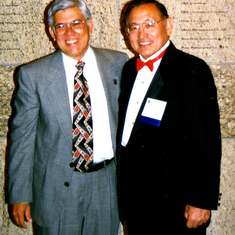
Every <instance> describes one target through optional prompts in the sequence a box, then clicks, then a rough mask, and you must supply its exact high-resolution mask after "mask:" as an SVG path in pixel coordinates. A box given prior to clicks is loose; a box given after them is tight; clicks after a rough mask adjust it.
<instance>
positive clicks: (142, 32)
mask: <svg viewBox="0 0 235 235" xmlns="http://www.w3.org/2000/svg"><path fill="white" fill-rule="evenodd" d="M145 35H146V27H145V25H143V24H142V25H140V29H139V37H144V36H145Z"/></svg>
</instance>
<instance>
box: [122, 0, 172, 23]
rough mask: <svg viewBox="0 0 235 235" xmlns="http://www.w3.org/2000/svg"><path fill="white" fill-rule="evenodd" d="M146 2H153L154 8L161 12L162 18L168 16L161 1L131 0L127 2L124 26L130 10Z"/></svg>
mask: <svg viewBox="0 0 235 235" xmlns="http://www.w3.org/2000/svg"><path fill="white" fill-rule="evenodd" d="M147 3H153V4H154V5H155V6H156V8H157V9H158V10H159V11H160V13H161V14H162V18H168V17H169V15H168V12H167V9H166V7H165V6H164V5H163V4H162V3H160V2H158V1H156V0H132V1H130V2H129V3H128V8H127V10H126V13H125V25H126V26H127V24H128V17H129V15H130V12H131V10H132V9H133V8H134V7H137V6H140V5H143V4H147Z"/></svg>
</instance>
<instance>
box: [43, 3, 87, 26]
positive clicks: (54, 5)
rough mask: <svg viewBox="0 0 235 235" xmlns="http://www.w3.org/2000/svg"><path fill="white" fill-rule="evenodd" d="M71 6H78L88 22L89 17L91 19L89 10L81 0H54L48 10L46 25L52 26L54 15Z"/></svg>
mask: <svg viewBox="0 0 235 235" xmlns="http://www.w3.org/2000/svg"><path fill="white" fill-rule="evenodd" d="M72 7H78V9H79V10H80V11H81V13H82V14H83V15H84V17H85V18H86V20H87V23H88V24H89V19H91V12H90V10H89V8H88V6H87V4H86V3H85V2H84V1H83V0H55V1H54V2H53V3H52V4H51V6H50V7H49V10H48V25H49V26H53V21H54V16H55V15H56V13H57V12H58V11H60V10H65V9H67V8H72Z"/></svg>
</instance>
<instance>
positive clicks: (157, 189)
mask: <svg viewBox="0 0 235 235" xmlns="http://www.w3.org/2000/svg"><path fill="white" fill-rule="evenodd" d="M136 75H137V72H136V58H134V59H132V60H130V61H128V62H127V63H126V64H125V66H124V68H123V76H122V81H121V94H120V98H119V102H120V106H119V127H118V138H117V139H118V153H117V154H118V192H119V206H120V217H121V220H125V213H126V208H127V207H128V206H129V205H130V204H131V205H135V204H136V205H142V206H144V207H145V208H152V210H155V209H156V208H159V206H160V205H161V206H162V205H182V206H184V205H186V204H189V205H192V206H195V207H199V208H204V209H216V208H217V203H218V194H219V182H220V161H221V135H220V123H219V109H218V104H217V91H216V87H215V84H214V79H213V76H212V74H211V71H210V69H209V67H208V66H207V64H206V63H205V62H204V61H202V60H201V59H199V58H196V57H194V56H192V55H189V54H186V53H184V52H182V51H180V50H177V49H176V48H175V46H174V45H173V44H172V43H171V44H170V46H169V47H168V49H167V51H166V53H165V55H164V57H163V59H162V61H161V64H160V67H159V69H158V71H157V72H156V74H155V76H154V78H153V81H152V83H151V85H150V87H149V89H148V91H147V94H146V96H145V99H144V101H143V103H142V106H141V108H140V111H139V114H138V116H137V119H136V122H135V125H134V128H133V131H132V133H131V137H130V140H129V142H128V144H127V146H126V147H122V146H121V144H120V143H121V136H122V131H123V126H124V121H125V115H126V109H127V106H128V102H129V98H130V94H131V90H132V87H133V84H134V81H135V78H136ZM148 97H150V98H154V99H158V100H162V101H166V102H167V106H166V109H165V112H164V115H163V118H162V122H161V125H160V127H156V126H154V125H151V124H146V123H144V122H141V121H140V116H141V113H142V111H143V108H144V105H145V103H146V100H147V98H148Z"/></svg>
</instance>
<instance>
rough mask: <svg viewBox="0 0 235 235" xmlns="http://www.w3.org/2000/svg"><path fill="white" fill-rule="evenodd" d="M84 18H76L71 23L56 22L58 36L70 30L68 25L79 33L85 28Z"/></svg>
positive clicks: (55, 27) (55, 28) (55, 29)
mask: <svg viewBox="0 0 235 235" xmlns="http://www.w3.org/2000/svg"><path fill="white" fill-rule="evenodd" d="M84 23H85V21H84V20H74V21H73V22H71V23H70V24H64V23H59V24H56V25H55V26H54V27H53V29H54V32H55V34H56V35H57V36H61V35H64V34H65V33H66V32H67V31H68V27H70V28H71V29H72V30H73V31H74V32H76V33H79V32H81V31H83V30H84V28H85V24H84Z"/></svg>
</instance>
